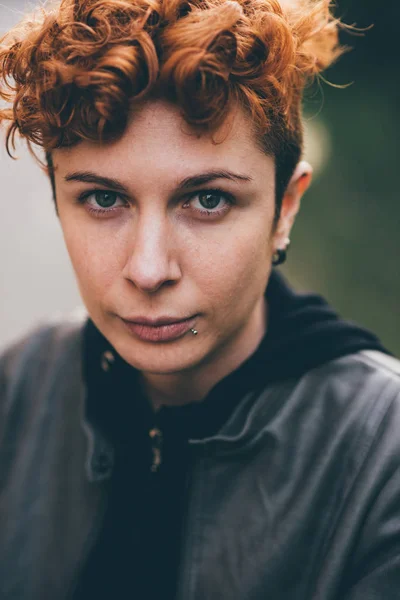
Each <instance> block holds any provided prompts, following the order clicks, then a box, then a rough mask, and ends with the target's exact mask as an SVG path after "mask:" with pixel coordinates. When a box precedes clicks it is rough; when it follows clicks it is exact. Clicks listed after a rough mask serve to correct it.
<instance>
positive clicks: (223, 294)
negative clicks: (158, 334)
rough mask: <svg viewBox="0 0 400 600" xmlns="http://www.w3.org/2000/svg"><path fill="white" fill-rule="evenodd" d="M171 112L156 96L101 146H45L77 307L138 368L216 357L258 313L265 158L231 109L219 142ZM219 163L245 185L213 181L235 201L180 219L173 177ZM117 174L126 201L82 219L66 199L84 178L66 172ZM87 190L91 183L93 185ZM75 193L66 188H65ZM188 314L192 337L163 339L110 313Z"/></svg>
mask: <svg viewBox="0 0 400 600" xmlns="http://www.w3.org/2000/svg"><path fill="white" fill-rule="evenodd" d="M182 125H183V122H182V118H181V116H180V114H179V111H178V110H177V109H176V108H175V107H174V106H172V105H170V104H167V103H165V102H161V101H157V102H156V101H154V102H149V103H147V104H144V105H143V106H142V107H141V108H140V110H138V111H137V112H136V113H134V114H132V116H131V118H130V121H129V123H128V126H127V129H126V130H125V132H124V134H123V136H122V137H121V138H119V139H118V140H116V141H113V142H112V143H104V144H99V143H94V142H87V141H83V142H81V143H80V144H79V145H77V146H75V147H72V148H69V149H61V150H57V151H55V152H54V157H53V158H54V162H55V165H56V167H57V168H56V185H57V195H58V206H59V215H60V222H61V226H62V229H63V233H64V237H65V241H66V245H67V249H68V252H69V255H70V257H71V261H72V265H73V268H74V270H75V274H76V277H77V281H78V285H79V288H80V292H81V295H82V298H83V300H84V302H85V305H86V307H87V309H88V312H89V314H90V316H91V318H92V319H93V321H94V322H95V324H96V325H97V327H98V328H99V329H100V331H101V332H102V333H103V335H104V336H105V337H106V338H107V339H108V340H109V341H110V343H111V344H112V345H113V346H114V348H115V349H116V350H117V352H118V353H119V354H120V355H121V356H122V357H123V358H124V359H125V360H126V361H127V362H128V363H130V364H131V365H133V366H135V367H137V368H138V369H140V370H142V371H149V372H154V371H157V372H163V373H170V372H179V371H182V370H185V369H189V368H195V367H196V366H197V365H199V366H200V365H202V364H205V363H207V361H208V360H210V358H211V357H212V358H213V360H214V361H215V360H217V359H218V357H219V356H220V355H221V356H222V353H226V352H227V351H228V350H229V349H230V350H232V349H233V348H235V347H236V346H237V345H238V344H239V342H240V343H243V339H244V338H246V336H249V335H250V332H251V331H253V330H254V326H255V325H254V324H255V321H256V320H257V319H259V316H260V311H261V307H262V305H263V294H264V290H265V287H266V283H267V280H268V277H269V268H270V267H269V265H270V262H271V256H272V235H273V216H274V195H275V188H274V179H275V166H274V161H273V159H272V158H271V157H269V156H266V155H265V154H263V153H261V152H260V150H259V149H258V146H257V144H256V142H255V140H254V139H253V137H252V134H251V133H249V130H250V127H249V123H248V121H247V119H246V116H245V115H244V114H243V113H242V112H241V111H240V110H239V111H238V112H237V113H236V114H235V118H234V124H233V127H232V128H231V129H230V130H229V134H228V135H227V136H225V137H224V139H223V141H222V142H221V143H218V144H215V143H214V142H213V137H212V136H211V135H210V134H203V135H201V136H198V135H189V134H188V126H187V125H185V126H182ZM216 169H218V170H220V171H223V170H229V171H231V172H236V173H240V174H244V175H246V176H248V177H249V178H251V181H250V182H232V181H223V180H218V181H215V182H212V183H211V184H209V187H210V188H214V187H218V188H222V189H223V190H226V191H227V192H229V193H230V194H232V195H233V196H234V198H235V203H234V204H233V205H232V207H231V208H230V209H229V211H227V212H226V213H225V214H224V215H223V216H221V217H220V218H219V219H217V220H211V219H210V220H209V221H207V220H206V219H205V218H204V217H202V218H198V217H195V216H193V215H192V213H191V212H190V211H189V213H190V214H191V215H192V216H190V217H187V216H186V215H187V214H188V213H187V212H185V211H183V209H182V204H183V200H182V201H181V199H180V198H179V197H178V198H177V197H176V189H177V184H178V182H179V181H181V180H183V179H185V178H187V177H188V176H192V175H195V174H200V173H205V172H209V171H211V170H216ZM73 171H86V172H89V171H90V172H94V173H97V174H99V175H102V176H105V177H110V178H114V179H117V180H118V181H119V182H122V183H123V185H124V187H125V188H126V189H127V191H128V196H129V197H128V201H129V206H128V207H126V208H125V209H122V210H121V211H119V212H118V211H116V212H115V213H114V216H112V217H107V218H106V219H99V218H97V217H94V216H91V215H90V214H88V212H87V211H86V210H85V209H84V208H83V206H81V205H79V204H78V203H77V202H75V200H74V198H75V196H76V195H77V194H79V193H80V192H81V191H82V190H87V189H89V188H90V186H89V185H88V184H82V183H77V182H68V183H67V182H65V181H63V178H64V177H65V175H66V174H67V173H68V172H73ZM92 187H93V186H92ZM74 194H75V196H74ZM190 315H198V317H197V319H196V322H195V328H196V330H198V332H199V333H198V335H197V336H196V337H194V336H193V335H192V334H190V332H189V334H187V335H183V336H182V337H180V338H179V339H176V340H173V341H171V342H168V343H150V342H145V341H143V340H140V339H137V338H136V337H135V336H134V335H131V334H130V333H129V332H128V331H127V329H126V327H125V326H124V324H123V322H122V321H121V318H122V317H123V318H128V317H132V316H136V317H137V316H144V317H147V318H158V317H160V316H174V317H175V316H176V317H178V318H183V317H186V316H190Z"/></svg>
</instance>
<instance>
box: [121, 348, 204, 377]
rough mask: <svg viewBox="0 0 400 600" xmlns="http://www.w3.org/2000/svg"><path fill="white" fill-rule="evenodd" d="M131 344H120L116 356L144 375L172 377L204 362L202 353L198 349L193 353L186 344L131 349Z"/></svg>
mask: <svg viewBox="0 0 400 600" xmlns="http://www.w3.org/2000/svg"><path fill="white" fill-rule="evenodd" d="M132 346H133V344H132V343H129V342H128V343H126V342H125V343H123V344H122V343H121V344H118V345H115V346H114V348H115V349H116V351H117V352H118V354H119V355H120V356H121V357H122V358H123V359H124V360H125V361H126V362H127V363H128V364H129V365H131V366H132V367H134V368H135V369H138V370H139V371H142V372H145V373H154V374H159V375H161V374H162V375H172V374H175V373H181V372H183V371H187V370H191V369H193V368H196V367H198V366H200V364H201V363H202V362H203V360H204V352H201V349H200V348H199V347H197V348H196V351H195V352H194V351H193V349H192V350H189V349H188V347H187V344H183V345H181V347H178V345H177V344H154V345H153V346H152V347H148V348H144V346H143V345H142V344H140V346H136V344H135V345H134V346H135V347H132Z"/></svg>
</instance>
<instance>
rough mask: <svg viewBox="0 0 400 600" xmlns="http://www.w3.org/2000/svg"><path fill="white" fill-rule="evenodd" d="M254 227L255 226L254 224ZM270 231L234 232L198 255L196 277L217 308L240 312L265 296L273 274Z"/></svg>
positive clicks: (250, 228) (248, 228)
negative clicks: (268, 281) (243, 307)
mask: <svg viewBox="0 0 400 600" xmlns="http://www.w3.org/2000/svg"><path fill="white" fill-rule="evenodd" d="M253 225H254V224H253ZM271 255H272V243H271V235H270V227H268V226H266V225H265V226H261V227H260V226H258V227H254V226H249V225H248V224H245V223H243V227H240V228H235V229H233V230H232V231H231V232H229V235H224V236H221V237H220V238H219V239H218V241H217V240H214V241H213V242H212V243H210V240H209V241H208V244H207V249H206V251H205V249H204V248H203V249H202V250H201V251H199V253H198V259H197V269H196V271H197V274H198V281H199V280H200V281H201V287H202V291H203V293H204V294H205V295H206V296H207V298H208V299H209V301H210V302H212V303H213V304H214V303H215V302H216V304H214V306H219V307H221V308H222V307H224V310H226V309H227V308H226V307H229V310H231V309H232V310H237V307H238V304H239V302H241V303H242V305H243V306H245V305H248V304H249V303H252V302H253V301H254V299H255V298H258V297H259V295H260V294H263V293H264V288H265V285H266V281H267V277H268V274H269V270H270V261H271Z"/></svg>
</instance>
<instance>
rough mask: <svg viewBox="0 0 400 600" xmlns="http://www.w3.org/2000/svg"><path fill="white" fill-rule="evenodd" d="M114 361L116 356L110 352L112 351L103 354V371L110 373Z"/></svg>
mask: <svg viewBox="0 0 400 600" xmlns="http://www.w3.org/2000/svg"><path fill="white" fill-rule="evenodd" d="M114 361H115V356H114V354H113V353H112V352H110V350H106V352H103V354H102V355H101V368H102V369H103V371H106V372H107V371H109V370H110V368H111V366H112V364H113V363H114Z"/></svg>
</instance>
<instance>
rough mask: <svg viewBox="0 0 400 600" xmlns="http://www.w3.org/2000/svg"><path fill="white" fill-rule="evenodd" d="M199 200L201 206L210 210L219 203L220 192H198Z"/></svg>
mask: <svg viewBox="0 0 400 600" xmlns="http://www.w3.org/2000/svg"><path fill="white" fill-rule="evenodd" d="M199 202H200V204H201V206H202V207H203V208H205V209H207V210H212V209H213V208H217V206H218V205H219V204H220V202H221V194H217V193H214V192H204V193H202V194H199Z"/></svg>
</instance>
